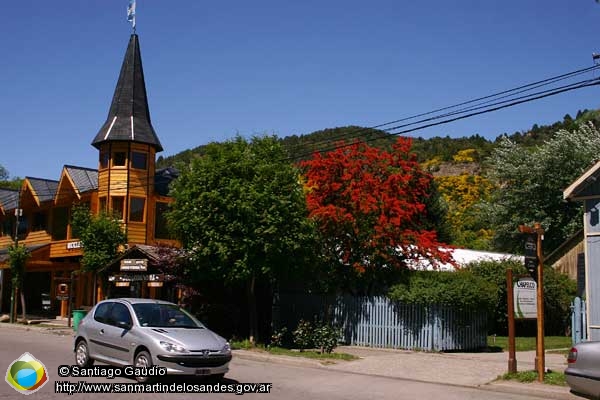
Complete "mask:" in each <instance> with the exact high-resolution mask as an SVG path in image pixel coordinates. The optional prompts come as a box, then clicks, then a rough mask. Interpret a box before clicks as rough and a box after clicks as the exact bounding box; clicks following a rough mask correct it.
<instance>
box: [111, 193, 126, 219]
mask: <svg viewBox="0 0 600 400" xmlns="http://www.w3.org/2000/svg"><path fill="white" fill-rule="evenodd" d="M111 201H112V206H111V208H110V209H111V211H112V215H113V217H115V218H116V219H120V220H122V219H123V215H124V212H123V209H124V207H125V197H123V196H113V197H111Z"/></svg>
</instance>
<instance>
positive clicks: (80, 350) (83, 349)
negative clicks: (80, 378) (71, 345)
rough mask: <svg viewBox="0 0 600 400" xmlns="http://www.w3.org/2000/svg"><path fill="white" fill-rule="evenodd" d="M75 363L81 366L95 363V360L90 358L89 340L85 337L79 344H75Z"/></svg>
mask: <svg viewBox="0 0 600 400" xmlns="http://www.w3.org/2000/svg"><path fill="white" fill-rule="evenodd" d="M75 364H77V366H78V367H81V368H85V367H90V366H92V365H93V364H94V360H93V359H92V358H90V350H89V349H88V345H87V342H86V341H85V340H83V339H81V340H80V341H79V342H77V346H75Z"/></svg>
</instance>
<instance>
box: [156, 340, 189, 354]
mask: <svg viewBox="0 0 600 400" xmlns="http://www.w3.org/2000/svg"><path fill="white" fill-rule="evenodd" d="M160 346H161V347H162V348H163V349H165V350H166V351H168V352H170V353H175V352H177V353H187V350H186V349H185V347H183V346H180V345H178V344H174V343H170V342H162V341H161V342H160Z"/></svg>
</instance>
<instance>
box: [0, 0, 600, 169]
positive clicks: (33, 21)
mask: <svg viewBox="0 0 600 400" xmlns="http://www.w3.org/2000/svg"><path fill="white" fill-rule="evenodd" d="M127 3H128V2H127V0H85V1H68V2H67V1H63V0H52V1H47V0H33V1H6V2H3V4H2V11H1V12H0V49H1V51H2V57H0V90H1V91H0V122H1V127H0V132H2V133H1V135H2V136H1V137H2V144H1V145H0V165H3V166H4V167H5V168H6V169H7V170H8V171H9V173H10V174H11V176H13V177H14V176H19V177H24V176H32V177H42V178H49V179H58V178H59V176H60V172H61V170H62V166H63V165H65V164H70V165H78V166H84V167H91V168H97V151H96V149H94V148H93V147H92V146H91V145H90V143H91V141H92V139H93V138H94V136H95V135H96V133H97V131H98V129H99V128H100V127H101V126H102V124H103V122H104V121H105V119H106V114H107V112H108V107H109V104H110V100H111V98H112V93H113V90H114V86H115V83H116V80H117V77H118V73H119V69H120V66H121V62H122V60H123V56H124V53H125V48H126V46H127V42H128V40H129V35H130V33H131V25H130V24H129V23H128V22H127V20H126V8H127ZM137 33H138V34H139V37H140V46H141V51H142V58H143V66H144V73H145V77H146V85H147V90H148V95H149V105H150V112H151V116H152V122H153V125H154V128H155V129H156V132H157V133H158V136H159V138H160V140H161V142H162V144H163V147H164V148H165V151H164V152H162V153H160V154H161V155H164V156H168V155H172V154H175V153H177V152H180V151H182V150H185V149H188V148H193V147H196V146H199V145H201V144H205V143H208V142H210V141H222V140H225V139H227V138H231V137H233V136H235V135H236V134H241V135H243V136H250V135H253V134H264V133H267V134H277V135H278V136H287V135H291V134H306V133H310V132H313V131H316V130H320V129H324V128H331V127H336V126H345V125H360V126H373V125H377V124H380V123H385V122H388V121H392V120H396V119H400V118H403V117H407V116H411V115H414V114H418V113H423V112H428V111H431V110H433V109H436V108H440V107H444V106H448V105H453V104H456V103H459V102H461V101H465V100H470V99H473V98H476V97H480V96H485V95H488V94H492V93H495V92H498V91H501V90H505V89H510V88H513V87H516V86H520V85H523V84H527V83H531V82H534V81H537V80H541V79H544V78H548V77H552V76H556V75H560V74H563V73H566V72H571V71H574V70H578V69H580V68H585V67H589V66H592V65H593V62H592V57H591V54H592V52H600V5H599V4H597V3H596V2H595V1H594V0H578V1H566V0H562V1H559V0H548V1H539V0H538V1H534V0H508V1H501V2H489V1H487V2H486V1H471V0H464V1H459V2H448V1H437V0H430V1H427V2H420V1H411V2H408V1H398V0H390V1H387V0H386V1H379V0H374V1H367V2H365V1H355V0H344V1H341V0H321V1H313V0H305V1H301V2H292V1H270V0H269V1H263V0H255V1H252V2H249V1H229V2H223V1H214V2H207V1H197V0H196V1H187V2H174V1H166V0H163V1H159V0H152V1H150V0H138V1H137ZM595 74H596V75H594V74H588V75H585V76H582V77H580V78H581V79H585V78H592V77H598V75H600V72H598V71H596V72H595ZM586 108H587V109H595V108H600V88H599V87H592V88H585V89H581V90H577V91H574V92H570V93H566V94H562V95H558V96H554V97H551V98H547V99H542V100H538V101H535V102H532V103H528V104H526V105H521V106H516V107H512V108H509V109H506V110H501V111H498V112H494V113H490V114H486V115H483V116H478V117H474V118H469V119H466V120H463V121H460V122H456V123H452V124H448V125H443V126H438V127H435V128H431V129H427V130H423V131H418V132H414V133H412V134H411V136H421V137H432V136H446V135H449V136H452V137H461V136H470V135H472V134H480V135H483V136H485V137H487V138H491V139H493V138H495V137H496V136H498V135H500V134H502V133H504V132H508V133H513V132H515V131H521V130H526V129H528V128H530V127H531V126H532V125H533V124H534V123H538V124H545V123H553V122H555V121H557V120H560V119H562V117H563V116H564V115H565V114H566V113H570V114H571V115H573V116H574V115H575V114H576V112H577V111H578V110H579V109H586Z"/></svg>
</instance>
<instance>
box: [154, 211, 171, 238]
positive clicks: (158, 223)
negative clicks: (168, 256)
mask: <svg viewBox="0 0 600 400" xmlns="http://www.w3.org/2000/svg"><path fill="white" fill-rule="evenodd" d="M168 210H169V204H168V203H164V202H156V207H155V209H154V238H155V239H172V237H171V235H170V234H169V230H168V229H167V218H166V212H167V211H168Z"/></svg>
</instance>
